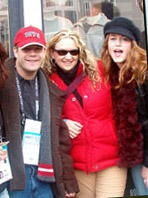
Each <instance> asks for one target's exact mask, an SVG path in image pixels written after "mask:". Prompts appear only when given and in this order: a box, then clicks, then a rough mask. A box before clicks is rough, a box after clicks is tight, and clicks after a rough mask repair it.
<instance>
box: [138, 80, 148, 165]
mask: <svg viewBox="0 0 148 198" xmlns="http://www.w3.org/2000/svg"><path fill="white" fill-rule="evenodd" d="M137 94H138V97H137V101H138V117H139V121H140V123H141V124H142V132H143V137H144V161H143V165H144V166H146V167H148V80H146V82H145V83H144V84H143V85H139V86H138V89H137Z"/></svg>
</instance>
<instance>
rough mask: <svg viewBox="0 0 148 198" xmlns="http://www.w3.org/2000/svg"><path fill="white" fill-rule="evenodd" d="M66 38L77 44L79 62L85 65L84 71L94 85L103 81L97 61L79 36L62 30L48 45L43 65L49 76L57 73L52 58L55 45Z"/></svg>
mask: <svg viewBox="0 0 148 198" xmlns="http://www.w3.org/2000/svg"><path fill="white" fill-rule="evenodd" d="M64 38H71V39H72V40H73V41H74V42H75V44H76V46H77V47H78V49H79V62H80V63H81V64H82V65H83V71H85V73H86V74H87V75H88V76H89V78H90V79H91V81H92V82H93V83H94V82H98V81H100V80H101V79H100V75H99V72H98V67H97V59H96V58H95V57H94V56H93V55H92V54H91V52H89V51H88V50H87V48H86V46H85V44H84V43H83V41H82V40H81V39H80V37H79V35H78V34H77V33H76V32H74V31H71V30H62V31H60V32H58V33H56V34H55V35H54V36H53V37H52V38H51V39H50V41H49V42H48V43H47V50H46V55H45V59H44V63H43V65H44V68H45V70H46V71H48V73H49V75H51V74H52V73H53V72H55V71H56V66H55V64H54V62H53V58H52V53H53V50H54V48H55V45H56V44H57V43H58V42H59V41H60V40H62V39H64Z"/></svg>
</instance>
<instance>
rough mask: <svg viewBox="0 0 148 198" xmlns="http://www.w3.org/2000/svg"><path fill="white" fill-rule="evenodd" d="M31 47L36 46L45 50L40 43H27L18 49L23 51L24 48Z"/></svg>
mask: <svg viewBox="0 0 148 198" xmlns="http://www.w3.org/2000/svg"><path fill="white" fill-rule="evenodd" d="M31 45H38V46H41V47H44V48H46V46H45V45H43V44H41V43H38V42H32V43H28V44H26V45H23V46H21V47H19V46H18V47H19V48H20V49H24V48H26V47H28V46H31Z"/></svg>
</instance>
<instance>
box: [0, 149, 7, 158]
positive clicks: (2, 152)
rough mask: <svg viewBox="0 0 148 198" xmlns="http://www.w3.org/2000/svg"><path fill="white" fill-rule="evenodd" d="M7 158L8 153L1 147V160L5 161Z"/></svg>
mask: <svg viewBox="0 0 148 198" xmlns="http://www.w3.org/2000/svg"><path fill="white" fill-rule="evenodd" d="M6 157H7V151H6V150H3V148H2V146H0V160H5V159H6Z"/></svg>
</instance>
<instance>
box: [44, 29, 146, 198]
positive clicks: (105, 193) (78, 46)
mask: <svg viewBox="0 0 148 198" xmlns="http://www.w3.org/2000/svg"><path fill="white" fill-rule="evenodd" d="M44 65H45V69H46V70H47V71H48V74H49V78H50V79H51V80H52V81H53V82H54V83H55V84H56V85H57V86H58V87H59V88H60V89H62V90H64V91H65V94H67V96H66V102H65V104H64V107H63V119H64V120H65V123H66V124H67V127H68V129H69V134H70V137H71V139H72V150H71V156H72V158H73V162H74V168H75V174H76V177H77V180H78V183H79V188H80V193H78V194H77V197H78V198H100V197H120V196H123V194H124V189H125V184H126V174H127V169H126V167H127V166H129V165H131V164H132V165H133V164H135V162H133V161H132V160H133V158H132V153H131V156H130V159H126V154H125V155H123V154H122V155H121V153H122V152H125V151H126V148H125V147H126V146H130V143H129V142H128V141H127V142H126V143H127V145H125V141H124V142H123V144H122V141H120V139H121V137H120V136H119V134H118V135H117V131H116V127H115V122H114V117H113V111H112V110H113V109H112V98H111V89H110V83H109V81H108V80H106V79H104V77H105V76H104V66H103V64H102V63H101V61H97V60H96V59H95V58H94V57H93V55H92V54H91V53H90V52H89V51H88V50H87V49H86V47H85V45H84V44H83V42H82V41H81V39H80V38H79V36H78V35H77V34H76V33H74V32H71V31H66V30H65V31H61V32H59V33H57V34H55V35H54V37H53V38H52V39H51V40H50V41H49V42H48V44H47V52H46V57H45V62H44ZM135 128H136V127H135ZM136 135H137V136H138V139H139V138H141V136H140V135H139V129H137V131H136ZM136 135H135V136H136ZM119 143H120V144H119ZM137 143H138V144H139V142H135V144H136V145H137ZM138 146H141V143H140V145H137V147H138ZM137 147H136V149H137ZM134 152H137V155H139V154H138V153H139V150H138V149H137V150H135V151H134ZM140 154H142V153H140ZM133 157H134V156H133ZM141 158H142V157H141V155H139V156H138V158H137V160H136V163H139V162H140V161H141ZM121 164H122V165H123V167H119V165H121Z"/></svg>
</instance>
